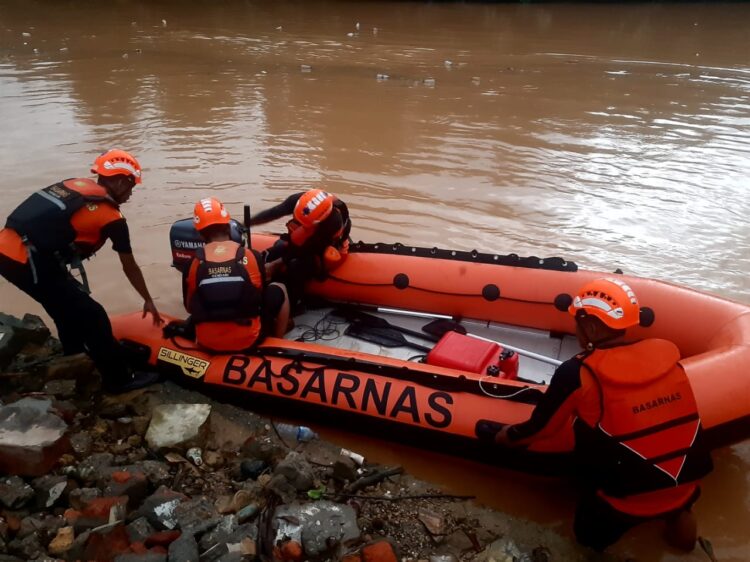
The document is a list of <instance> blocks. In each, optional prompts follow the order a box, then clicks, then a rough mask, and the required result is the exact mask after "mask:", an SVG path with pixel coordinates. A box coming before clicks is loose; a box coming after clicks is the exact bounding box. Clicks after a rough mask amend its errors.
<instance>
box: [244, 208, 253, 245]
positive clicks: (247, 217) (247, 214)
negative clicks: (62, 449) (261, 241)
mask: <svg viewBox="0 0 750 562" xmlns="http://www.w3.org/2000/svg"><path fill="white" fill-rule="evenodd" d="M243 211H244V216H243V217H242V218H243V221H242V222H243V226H244V227H245V247H247V248H252V244H251V243H250V205H245V206H244V207H243Z"/></svg>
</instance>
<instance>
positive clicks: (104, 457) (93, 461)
mask: <svg viewBox="0 0 750 562" xmlns="http://www.w3.org/2000/svg"><path fill="white" fill-rule="evenodd" d="M114 460H115V456H114V455H113V454H112V453H96V454H93V455H90V456H88V457H86V458H85V459H84V460H83V461H81V463H80V464H79V465H78V467H77V470H76V472H77V474H78V477H79V478H80V479H81V480H83V481H84V482H97V481H100V480H102V479H106V478H107V477H108V476H109V473H110V471H109V470H108V469H109V468H110V467H111V466H112V463H113V462H114Z"/></svg>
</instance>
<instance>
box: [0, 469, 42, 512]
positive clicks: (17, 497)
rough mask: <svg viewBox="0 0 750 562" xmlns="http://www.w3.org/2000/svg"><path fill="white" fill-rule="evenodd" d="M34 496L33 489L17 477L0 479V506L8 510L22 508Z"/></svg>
mask: <svg viewBox="0 0 750 562" xmlns="http://www.w3.org/2000/svg"><path fill="white" fill-rule="evenodd" d="M35 495H36V492H35V491H34V488H32V487H31V486H29V485H28V484H27V483H26V482H24V480H23V479H22V478H19V477H18V476H6V477H5V478H2V479H0V504H2V505H4V506H5V507H7V508H8V509H18V508H20V507H23V506H24V505H26V504H27V503H29V501H31V499H32V498H34V497H35Z"/></svg>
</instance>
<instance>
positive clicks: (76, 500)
mask: <svg viewBox="0 0 750 562" xmlns="http://www.w3.org/2000/svg"><path fill="white" fill-rule="evenodd" d="M100 497H102V491H101V490H100V489H99V488H76V489H75V490H73V491H71V492H70V495H69V496H68V502H69V503H70V507H72V508H73V509H76V510H78V511H83V510H84V509H85V508H86V506H87V505H88V504H89V502H91V500H93V499H94V498H100Z"/></svg>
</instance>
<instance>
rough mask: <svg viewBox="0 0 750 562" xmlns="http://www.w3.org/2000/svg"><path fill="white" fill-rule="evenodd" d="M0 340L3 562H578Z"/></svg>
mask: <svg viewBox="0 0 750 562" xmlns="http://www.w3.org/2000/svg"><path fill="white" fill-rule="evenodd" d="M0 333H2V334H3V335H2V337H0V366H2V374H1V375H0V385H1V388H0V390H1V392H2V395H1V396H2V404H3V405H2V406H1V407H0V469H2V471H3V472H4V473H5V474H8V476H6V477H4V478H2V479H0V506H2V514H1V515H2V520H1V521H0V539H1V540H0V560H2V561H3V562H9V561H12V560H50V559H55V560H117V561H119V562H127V561H130V560H133V561H135V560H149V561H150V560H153V561H156V560H170V561H172V560H174V561H177V560H179V561H181V562H185V561H188V560H196V561H197V560H200V561H201V562H206V561H214V560H221V561H224V562H226V561H229V560H255V559H259V558H260V559H265V560H270V559H274V560H283V561H293V562H299V561H301V560H346V561H347V562H355V561H357V560H362V561H364V562H375V561H383V562H385V561H393V562H395V561H396V560H414V561H416V560H431V561H432V562H450V561H452V560H475V561H479V562H489V561H491V560H494V561H496V562H512V561H534V562H542V561H546V560H565V561H575V560H588V559H591V556H592V555H591V553H589V552H587V551H585V550H584V549H581V548H580V547H578V546H577V545H575V544H574V543H573V542H571V541H570V540H569V539H567V538H563V537H561V536H560V535H558V534H556V533H554V532H552V531H550V530H548V529H545V528H544V527H542V526H541V525H538V524H535V523H532V522H529V521H524V520H520V519H518V518H514V517H512V516H509V515H507V514H504V513H501V512H498V511H493V510H490V509H487V508H484V507H482V506H481V505H478V504H477V503H475V502H474V501H472V498H470V497H461V496H454V495H451V494H449V493H446V492H445V491H443V490H440V489H439V488H438V487H436V486H435V485H432V484H430V483H429V482H424V481H420V480H418V479H416V478H414V477H413V476H411V475H409V474H407V473H405V472H404V471H403V469H402V468H401V467H397V466H381V465H379V464H378V463H377V459H363V458H362V457H361V456H359V455H357V454H356V451H354V452H351V451H345V450H342V449H341V447H340V446H337V445H336V444H335V443H331V442H328V441H324V440H321V439H319V438H317V437H316V436H315V435H313V434H312V433H311V432H305V431H299V428H297V427H291V428H290V427H289V426H286V425H284V424H279V423H276V422H274V421H273V420H271V419H268V418H266V417H263V416H259V415H257V414H255V413H253V412H252V411H251V406H248V408H246V409H243V408H238V407H236V406H232V405H228V404H223V403H219V402H216V401H213V400H210V399H208V398H207V397H205V396H203V395H202V394H200V393H197V392H194V391H189V390H186V389H183V388H181V387H179V386H177V385H175V384H173V383H171V382H165V383H163V384H156V385H153V386H152V387H149V388H147V389H142V390H138V391H134V392H131V393H128V394H124V395H121V396H105V395H103V394H102V393H101V391H100V386H101V385H100V380H99V377H98V374H97V373H96V371H95V370H94V368H93V365H92V364H91V362H90V361H89V360H88V358H87V357H85V356H83V355H80V356H72V357H63V356H61V354H60V346H59V342H57V340H55V339H54V338H52V337H51V336H50V334H49V330H48V329H47V328H46V327H45V326H44V324H43V323H42V322H41V321H40V320H39V319H38V318H36V317H33V316H30V315H27V316H26V317H24V319H23V320H18V319H14V318H12V317H6V316H3V317H0ZM298 436H299V439H298ZM596 559H601V560H615V558H613V557H599V558H596Z"/></svg>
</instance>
